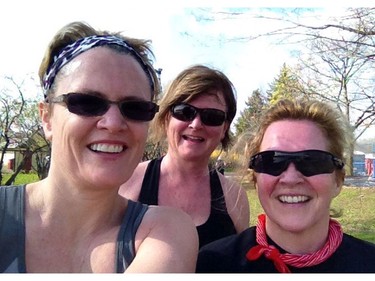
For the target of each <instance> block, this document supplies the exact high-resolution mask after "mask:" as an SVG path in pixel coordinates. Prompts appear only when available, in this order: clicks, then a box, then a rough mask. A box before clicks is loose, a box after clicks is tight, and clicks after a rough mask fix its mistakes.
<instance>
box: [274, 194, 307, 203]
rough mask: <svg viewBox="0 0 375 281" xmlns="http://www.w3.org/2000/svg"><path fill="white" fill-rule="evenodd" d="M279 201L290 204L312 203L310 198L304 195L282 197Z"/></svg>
mask: <svg viewBox="0 0 375 281" xmlns="http://www.w3.org/2000/svg"><path fill="white" fill-rule="evenodd" d="M278 199H279V201H280V202H282V203H288V204H297V203H305V202H308V201H310V198H309V197H308V196H304V195H295V196H292V195H281V196H279V197H278Z"/></svg>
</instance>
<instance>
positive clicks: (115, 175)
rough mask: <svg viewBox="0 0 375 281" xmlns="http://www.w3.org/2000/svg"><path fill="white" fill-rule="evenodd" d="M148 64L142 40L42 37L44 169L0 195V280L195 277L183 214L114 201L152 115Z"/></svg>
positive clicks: (73, 27)
mask: <svg viewBox="0 0 375 281" xmlns="http://www.w3.org/2000/svg"><path fill="white" fill-rule="evenodd" d="M150 56H152V52H151V50H150V46H149V42H148V41H146V40H139V39H132V38H126V37H123V36H122V35H120V34H117V33H109V32H101V31H97V30H95V29H93V28H92V27H90V26H89V25H87V24H85V23H82V22H74V23H71V24H68V25H66V26H65V27H63V28H62V29H61V30H60V31H58V32H57V34H56V35H55V37H54V38H53V39H52V41H51V43H50V45H49V46H48V48H47V51H46V53H45V56H44V58H43V61H42V64H41V66H40V69H39V76H40V80H41V85H42V88H43V90H44V98H45V100H44V101H43V102H41V103H40V104H39V113H40V116H41V120H42V125H43V130H44V133H45V136H46V138H47V139H48V140H50V141H51V147H52V150H51V158H50V159H51V162H50V169H49V173H48V176H47V178H46V179H44V180H41V181H39V182H35V183H31V184H27V185H19V186H12V187H1V188H0V202H1V203H0V222H1V224H0V253H1V254H0V272H6V273H8V272H9V273H10V272H16V273H26V272H30V273H31V272H50V273H57V272H67V273H80V272H93V273H114V272H117V273H123V272H193V271H194V270H195V263H196V255H197V251H198V238H197V233H196V230H195V226H194V224H193V222H192V220H191V219H190V217H189V216H188V215H186V214H185V213H183V212H182V211H179V210H177V209H172V208H168V207H157V206H154V207H152V206H148V205H144V204H141V203H137V202H135V201H131V200H127V199H125V198H123V197H121V196H120V195H118V189H119V186H120V184H122V183H123V182H124V181H126V180H127V179H128V178H129V177H130V176H131V174H132V173H133V171H134V169H135V167H136V166H137V164H138V163H139V161H140V160H141V158H142V155H143V151H144V146H145V142H146V138H147V133H148V126H149V121H151V120H152V119H153V117H154V115H155V113H156V112H157V111H158V106H157V105H156V104H155V103H154V100H155V97H156V95H157V94H158V91H159V85H158V79H157V76H156V73H155V71H154V69H153V67H152V61H151V58H150ZM124 167H126V168H125V169H124Z"/></svg>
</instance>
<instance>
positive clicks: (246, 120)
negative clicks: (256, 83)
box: [234, 89, 267, 136]
mask: <svg viewBox="0 0 375 281" xmlns="http://www.w3.org/2000/svg"><path fill="white" fill-rule="evenodd" d="M245 104H246V108H245V109H244V110H243V111H241V113H240V116H239V117H238V119H237V121H236V123H235V124H234V126H235V129H236V136H239V135H241V134H242V133H244V132H251V131H253V129H254V128H255V126H256V125H257V121H258V120H259V117H260V116H261V114H262V111H263V109H264V108H265V107H266V106H267V102H266V98H265V97H264V96H263V95H262V93H261V92H260V90H259V89H257V90H255V91H253V93H252V94H251V95H250V96H249V97H248V99H247V101H246V102H245Z"/></svg>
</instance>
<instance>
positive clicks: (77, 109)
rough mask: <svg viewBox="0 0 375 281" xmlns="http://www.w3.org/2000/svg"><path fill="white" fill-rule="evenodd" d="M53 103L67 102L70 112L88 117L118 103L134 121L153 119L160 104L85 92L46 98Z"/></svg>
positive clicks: (126, 115) (122, 111)
mask: <svg viewBox="0 0 375 281" xmlns="http://www.w3.org/2000/svg"><path fill="white" fill-rule="evenodd" d="M46 102H51V103H65V104H66V107H67V108H68V110H69V112H71V113H74V114H77V115H80V116H86V117H95V116H102V115H104V114H105V113H106V112H107V111H108V109H109V107H110V105H111V104H116V105H117V106H118V108H119V109H120V112H121V114H122V116H124V117H125V118H128V119H130V120H134V121H140V122H146V121H151V120H152V119H153V118H154V116H155V114H156V112H158V110H159V106H158V105H157V104H156V103H154V102H151V101H142V100H123V101H110V100H107V99H104V98H102V97H98V96H95V95H91V94H83V93H68V94H63V95H60V96H57V97H53V98H51V99H48V98H47V100H46Z"/></svg>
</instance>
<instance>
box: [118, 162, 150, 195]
mask: <svg viewBox="0 0 375 281" xmlns="http://www.w3.org/2000/svg"><path fill="white" fill-rule="evenodd" d="M149 163H150V160H148V161H144V162H141V163H139V164H138V166H137V167H136V168H135V170H134V172H133V174H132V176H131V177H130V178H129V179H128V180H127V181H126V182H124V183H123V184H122V185H121V186H120V188H119V194H120V195H121V196H123V197H126V198H128V199H131V200H135V201H137V200H138V196H139V192H140V191H141V186H142V181H143V178H144V176H145V173H146V169H147V166H148V164H149Z"/></svg>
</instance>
